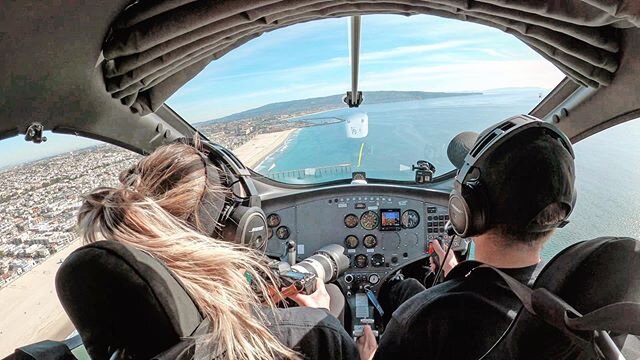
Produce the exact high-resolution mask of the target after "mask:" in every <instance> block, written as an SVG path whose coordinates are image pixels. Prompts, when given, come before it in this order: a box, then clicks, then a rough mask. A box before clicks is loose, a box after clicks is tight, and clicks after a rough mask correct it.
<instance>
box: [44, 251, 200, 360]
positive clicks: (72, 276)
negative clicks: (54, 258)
mask: <svg viewBox="0 0 640 360" xmlns="http://www.w3.org/2000/svg"><path fill="white" fill-rule="evenodd" d="M56 291H57V293H58V297H59V299H60V302H61V303H62V306H63V307H64V309H65V311H66V312H67V314H68V315H69V318H70V319H71V321H72V322H73V324H74V326H75V327H76V329H77V330H78V333H79V334H80V336H81V337H82V340H83V343H84V344H85V346H86V348H87V351H88V353H89V355H90V356H91V358H92V359H94V360H96V359H108V358H109V356H110V355H111V354H112V353H113V352H114V351H116V350H118V349H120V350H123V349H124V350H125V352H126V355H127V356H130V357H132V358H133V359H149V358H151V357H152V356H154V355H156V354H158V353H160V352H162V351H164V350H166V349H167V348H169V347H171V346H173V345H174V344H176V343H178V342H179V341H180V338H182V337H185V336H189V335H191V334H192V333H193V332H194V330H195V329H196V328H197V326H198V325H199V324H200V323H201V321H202V316H201V314H200V311H199V310H198V307H197V306H196V304H195V303H194V302H193V300H192V299H191V297H190V296H189V294H188V293H187V291H186V290H185V289H184V287H183V286H182V285H181V284H180V282H179V281H178V280H177V279H176V278H175V277H174V276H173V275H172V274H171V272H170V271H169V270H168V269H167V268H166V267H165V266H164V265H163V264H162V263H161V262H160V261H158V260H157V259H155V258H154V257H152V256H151V255H149V254H147V253H145V252H143V251H140V250H137V249H135V248H132V247H130V246H126V245H123V244H121V243H118V242H116V241H99V242H95V243H92V244H89V245H86V246H83V247H81V248H79V249H77V250H75V251H74V252H73V253H71V254H70V255H69V256H68V257H67V258H66V260H65V261H64V262H63V263H62V265H61V266H60V269H59V270H58V272H57V274H56Z"/></svg>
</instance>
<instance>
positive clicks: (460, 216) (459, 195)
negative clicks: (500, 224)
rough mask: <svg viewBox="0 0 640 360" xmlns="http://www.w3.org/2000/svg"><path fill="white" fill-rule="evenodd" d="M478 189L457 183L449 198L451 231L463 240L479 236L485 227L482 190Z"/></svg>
mask: <svg viewBox="0 0 640 360" xmlns="http://www.w3.org/2000/svg"><path fill="white" fill-rule="evenodd" d="M478 187H479V186H477V185H476V186H475V187H472V186H469V185H462V184H459V183H458V184H456V186H455V187H454V190H453V191H452V192H451V196H449V219H450V220H451V225H452V226H453V230H454V231H455V232H456V234H457V235H458V236H460V237H463V238H466V237H470V236H474V235H478V234H481V233H482V232H484V231H485V229H486V227H487V218H486V210H485V203H484V202H483V201H482V194H480V193H481V191H482V189H479V188H478Z"/></svg>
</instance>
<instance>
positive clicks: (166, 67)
mask: <svg viewBox="0 0 640 360" xmlns="http://www.w3.org/2000/svg"><path fill="white" fill-rule="evenodd" d="M382 13H384V14H400V15H415V14H429V15H436V16H440V17H445V18H451V19H457V20H462V21H469V22H474V23H478V24H482V25H486V26H490V27H494V28H497V29H500V30H502V31H504V32H506V33H509V34H511V35H513V36H515V37H517V38H518V39H520V40H521V41H523V42H524V43H525V44H527V45H528V46H529V47H531V48H532V49H533V50H535V51H536V52H537V53H539V54H540V55H541V56H542V57H544V58H545V59H547V60H549V61H550V62H552V63H553V64H554V65H555V66H556V67H558V68H559V69H560V70H561V71H563V72H564V73H565V74H566V75H567V76H568V77H569V78H571V79H572V80H573V81H575V82H577V83H578V84H580V85H582V86H589V87H592V88H598V87H601V86H606V85H609V84H610V83H611V81H612V79H613V76H614V73H615V72H616V70H617V69H618V66H619V56H618V55H619V54H618V52H619V50H620V46H619V29H621V28H630V27H640V15H639V14H640V2H638V1H634V0H626V1H614V0H552V1H547V0H510V1H507V0H482V1H474V0H426V1H425V0H379V1H376V0H307V1H293V0H253V1H243V0H219V1H204V0H200V1H198V0H164V1H157V0H139V1H137V2H135V3H133V4H131V5H130V6H128V7H127V8H126V9H125V10H124V11H123V12H122V13H121V15H120V16H119V17H118V18H117V20H116V21H115V22H114V23H113V24H112V27H111V30H110V33H109V35H108V36H107V39H106V41H105V43H104V46H103V55H104V58H105V61H104V63H103V75H104V80H105V84H106V89H107V91H108V92H109V93H110V94H111V96H112V97H113V98H116V99H119V100H120V102H121V103H122V104H123V105H126V106H129V107H130V109H131V110H132V111H133V112H134V113H138V114H140V115H145V114H148V113H151V112H154V111H155V110H157V109H158V108H159V107H160V106H161V105H162V104H163V103H164V101H165V100H166V99H167V98H169V96H171V95H172V94H173V93H174V92H175V91H176V90H178V89H179V88H180V87H181V86H182V85H184V84H185V83H186V82H187V81H189V80H190V79H191V78H193V77H194V76H195V75H197V74H198V73H199V72H200V71H201V70H202V69H204V67H205V66H206V65H207V64H209V63H210V62H211V61H214V60H216V59H218V58H220V57H221V56H223V55H224V54H226V53H227V52H229V51H231V50H232V49H234V48H236V47H238V46H240V45H242V44H244V43H246V42H247V41H249V40H251V39H253V38H256V37H258V36H260V35H261V34H263V33H265V32H268V31H272V30H275V29H278V28H282V27H286V26H290V25H294V24H298V23H302V22H306V21H312V20H317V19H323V18H333V17H345V16H352V15H365V14H382Z"/></svg>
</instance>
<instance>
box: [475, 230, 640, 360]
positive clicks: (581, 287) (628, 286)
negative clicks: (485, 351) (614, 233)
mask: <svg viewBox="0 0 640 360" xmlns="http://www.w3.org/2000/svg"><path fill="white" fill-rule="evenodd" d="M533 288H545V289H547V290H548V291H550V292H551V293H553V294H555V295H557V296H558V297H560V298H561V299H562V300H564V301H565V302H566V303H567V304H569V305H571V306H572V307H573V308H574V309H576V310H577V311H579V312H580V313H581V314H586V313H589V312H592V311H594V310H596V309H599V308H602V307H604V306H606V305H609V304H612V303H617V302H640V241H638V240H635V239H632V238H626V237H601V238H597V239H593V240H589V241H583V242H580V243H577V244H574V245H572V246H570V247H568V248H566V249H565V250H563V251H562V252H560V253H559V254H558V255H556V256H555V257H554V258H553V259H552V260H551V261H550V262H549V263H548V264H547V266H546V267H545V268H544V269H543V270H542V272H541V273H540V275H539V276H538V278H537V279H536V281H535V283H534V285H533ZM617 335H619V336H617ZM611 337H612V339H613V340H614V342H615V343H616V345H618V347H619V348H621V347H622V345H623V343H624V340H625V338H626V334H611ZM583 345H584V344H583ZM496 356H497V357H496ZM493 358H512V359H589V358H591V354H587V353H585V352H584V350H583V347H581V346H580V344H578V343H576V339H572V338H570V337H569V336H567V335H564V334H563V333H562V332H561V331H560V330H558V329H556V328H554V327H553V326H551V325H549V324H547V323H545V322H544V321H543V320H541V319H539V318H538V317H536V316H534V315H531V314H530V313H529V312H527V311H526V310H524V309H522V310H520V312H519V313H518V316H517V317H516V319H515V320H514V322H513V323H512V324H511V327H510V328H509V330H508V332H507V335H506V336H505V337H503V338H502V339H501V341H500V342H499V343H498V344H497V345H496V347H494V349H493V350H492V351H491V356H488V357H487V358H486V359H493Z"/></svg>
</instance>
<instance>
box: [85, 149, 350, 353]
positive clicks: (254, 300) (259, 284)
mask: <svg viewBox="0 0 640 360" xmlns="http://www.w3.org/2000/svg"><path fill="white" fill-rule="evenodd" d="M196 146H197V141H196ZM206 166H207V164H206V161H205V159H204V158H203V154H202V153H201V152H200V151H199V150H198V149H197V148H196V147H193V146H190V145H185V144H171V145H166V146H162V147H160V148H159V149H157V150H156V151H154V152H153V153H152V154H151V155H148V156H146V157H145V158H143V159H141V160H140V161H139V162H138V163H137V164H136V165H134V166H133V167H132V168H131V169H129V170H128V171H125V172H123V173H122V174H121V176H120V182H121V186H119V187H116V188H98V189H95V190H94V191H93V192H91V193H90V194H88V195H87V196H86V197H85V201H84V203H83V205H82V207H81V209H80V212H79V214H78V224H79V229H80V232H81V235H82V237H83V239H84V240H85V241H86V242H92V241H96V240H102V239H110V240H111V239H113V240H116V241H119V242H122V243H123V244H127V245H130V246H133V247H136V248H138V249H141V250H143V251H146V252H148V253H150V254H152V255H154V256H155V257H156V258H158V259H159V260H160V261H162V262H163V263H164V264H165V265H166V266H167V267H168V268H169V269H170V270H172V272H173V273H174V274H175V275H176V276H177V277H178V278H179V279H180V281H181V282H182V283H183V284H184V286H185V288H186V289H187V291H189V292H190V294H191V295H192V297H193V298H194V299H195V301H196V302H197V304H198V306H199V307H200V309H201V311H202V312H203V314H204V315H205V317H206V318H207V319H208V320H209V321H210V327H209V332H208V334H207V335H206V336H204V337H202V338H201V339H198V341H197V342H196V358H202V359H205V358H206V359H211V358H220V359H222V358H224V359H247V360H254V359H274V358H278V359H294V358H306V359H330V358H336V359H337V358H357V357H358V351H357V348H356V346H355V343H354V342H353V340H352V339H351V338H350V337H349V335H348V334H347V333H346V331H345V330H344V329H343V328H342V326H341V324H340V322H339V321H338V320H337V319H336V318H335V317H333V316H331V315H330V314H329V313H328V308H329V297H328V295H327V293H326V290H325V289H324V286H322V285H321V286H319V290H318V291H316V293H314V294H312V295H309V296H298V297H297V298H295V299H294V300H296V301H297V302H298V303H299V304H302V305H306V306H307V307H299V308H288V309H276V308H275V304H274V303H273V302H272V301H271V300H270V297H269V296H268V285H269V284H271V283H273V282H274V281H273V279H271V278H269V276H265V275H264V274H269V271H268V270H267V269H266V267H265V263H266V262H265V259H264V258H263V256H262V255H261V254H259V253H258V252H256V251H254V250H251V249H247V248H243V247H240V246H237V245H234V244H231V243H228V242H224V241H221V240H217V239H214V238H211V237H209V236H207V235H208V234H207V235H205V234H206V231H205V229H206V228H208V227H209V226H207V224H203V223H202V221H201V220H202V219H200V216H199V211H198V209H200V206H201V205H202V204H201V202H202V201H203V199H204V198H205V197H204V194H205V192H209V193H208V194H209V195H211V194H213V195H214V196H224V195H225V193H224V192H225V191H229V189H227V188H225V187H223V186H221V185H220V184H210V183H209V182H210V181H209V180H207V178H208V177H207V176H206V172H205V171H206V170H205V167H206ZM247 277H249V278H251V279H252V280H251V281H250V282H249V281H247ZM311 307H317V309H314V308H311Z"/></svg>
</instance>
